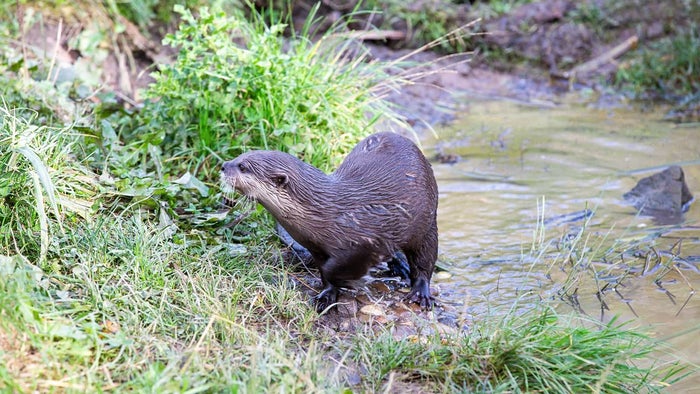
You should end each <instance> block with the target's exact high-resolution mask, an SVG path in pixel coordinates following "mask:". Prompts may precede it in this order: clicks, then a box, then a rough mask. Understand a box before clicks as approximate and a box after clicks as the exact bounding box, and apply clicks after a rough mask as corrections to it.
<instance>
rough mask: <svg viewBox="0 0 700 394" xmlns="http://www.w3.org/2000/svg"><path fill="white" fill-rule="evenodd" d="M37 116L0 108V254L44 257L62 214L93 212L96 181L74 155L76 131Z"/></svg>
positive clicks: (63, 216)
mask: <svg viewBox="0 0 700 394" xmlns="http://www.w3.org/2000/svg"><path fill="white" fill-rule="evenodd" d="M35 120H36V119H35V118H31V117H30V118H29V119H27V118H25V117H23V116H18V115H17V114H16V113H15V111H13V110H10V109H8V108H7V107H0V166H1V167H2V168H3V171H2V173H0V240H1V241H2V242H0V245H2V249H0V250H1V252H0V253H5V254H7V253H11V252H14V253H19V254H23V255H27V256H31V257H32V259H35V258H39V260H42V261H43V260H44V259H45V258H46V254H47V251H48V248H49V242H50V233H53V234H55V233H58V232H60V231H62V226H61V223H62V221H63V220H64V219H65V218H66V215H77V216H82V217H88V216H89V215H90V214H91V205H92V202H91V201H90V200H91V198H92V197H94V196H95V194H96V184H95V181H94V178H93V176H92V173H91V172H90V171H89V170H88V169H87V168H86V167H85V166H83V165H82V164H81V163H80V162H78V161H76V160H75V159H74V158H73V146H74V144H75V143H76V142H77V140H78V136H77V135H76V134H75V133H73V132H72V131H71V129H70V128H69V127H63V128H52V127H49V126H37V125H35V124H34V122H35Z"/></svg>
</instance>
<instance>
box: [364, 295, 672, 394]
mask: <svg viewBox="0 0 700 394" xmlns="http://www.w3.org/2000/svg"><path fill="white" fill-rule="evenodd" d="M516 306H517V302H516V304H515V305H514V306H513V307H512V308H510V309H509V310H508V311H505V313H503V314H502V315H500V317H499V316H498V314H496V313H494V314H492V315H491V316H490V318H489V319H479V320H478V321H475V322H474V323H473V326H472V327H470V329H469V333H466V334H464V335H431V336H428V337H425V338H414V340H408V341H407V340H397V339H395V338H394V337H393V336H391V335H388V334H387V335H382V336H380V337H378V338H372V340H371V342H369V341H368V340H367V338H364V337H359V338H358V339H357V342H356V344H355V347H353V349H352V355H353V357H354V358H355V360H356V361H357V362H361V363H362V364H363V365H367V366H368V370H369V371H372V372H371V375H370V376H369V379H370V380H371V381H372V382H374V388H375V389H377V390H379V389H380V388H381V387H382V385H386V386H384V389H390V388H391V386H389V384H390V383H392V382H404V383H406V382H412V381H423V382H427V383H429V384H431V385H432V387H433V390H436V391H467V392H557V393H572V392H590V391H594V392H612V393H627V392H640V390H642V391H643V390H648V391H652V392H655V391H659V390H660V389H661V388H662V387H665V384H666V383H667V382H669V381H672V380H674V379H675V378H677V375H678V374H679V373H681V372H682V371H683V368H680V367H678V366H671V367H669V368H668V369H665V370H662V371H659V372H658V375H657V374H654V373H652V372H651V370H650V369H648V368H645V367H639V366H637V365H636V363H637V361H638V360H642V359H644V358H645V357H646V356H647V355H648V354H649V353H651V352H652V351H653V350H655V349H656V346H655V345H656V344H655V343H654V341H652V340H651V339H650V338H649V337H647V336H645V335H643V334H640V333H638V332H636V331H634V330H628V329H627V328H625V326H624V325H621V324H618V323H617V322H616V321H615V320H612V321H611V322H610V323H608V324H605V325H602V326H599V325H598V324H597V323H596V322H593V321H589V320H586V319H584V320H583V321H581V322H578V323H577V322H576V320H577V319H580V318H571V317H567V316H560V315H558V314H557V313H556V312H554V310H553V309H551V308H550V307H546V306H541V307H540V308H539V309H534V310H531V311H528V312H524V313H522V312H516V310H515V308H516ZM390 374H391V375H392V379H391V380H389V382H387V377H388V376H389V375H390Z"/></svg>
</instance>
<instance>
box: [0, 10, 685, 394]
mask: <svg viewBox="0 0 700 394" xmlns="http://www.w3.org/2000/svg"><path fill="white" fill-rule="evenodd" d="M129 4H130V3H128V2H127V3H124V4H121V3H120V7H124V6H126V5H129ZM118 10H123V8H118ZM177 10H178V12H179V13H180V15H181V16H182V23H181V25H180V29H179V30H178V32H177V33H175V34H173V35H172V36H170V37H169V38H168V39H167V41H168V42H169V43H171V44H172V45H176V46H179V47H180V51H179V54H178V56H177V58H176V59H175V61H174V62H173V63H172V64H170V65H161V68H160V69H159V71H158V72H157V76H156V78H155V79H156V81H155V83H154V84H153V85H151V86H150V87H149V88H148V90H147V91H146V92H144V96H145V97H146V98H147V100H146V101H145V102H144V103H143V105H142V106H140V107H139V108H138V109H134V108H133V107H129V106H128V105H125V104H124V103H123V102H119V101H117V100H114V98H113V97H112V96H110V95H97V94H93V93H97V92H96V90H97V88H98V87H96V86H92V85H90V84H89V82H88V81H87V80H86V79H84V78H83V79H81V78H76V79H71V80H65V81H58V79H57V78H55V75H56V74H54V73H52V69H53V67H54V64H53V63H52V62H51V59H52V58H51V57H48V58H40V57H34V56H33V55H32V52H31V51H26V50H25V49H26V48H23V47H22V46H21V43H22V42H23V40H22V39H21V37H14V38H13V37H12V36H11V35H10V36H9V37H8V36H6V37H5V38H4V40H5V41H4V42H3V44H7V45H8V47H11V48H13V51H8V52H6V53H5V55H4V56H3V57H2V58H1V59H0V79H2V81H0V82H2V83H0V89H3V90H2V97H3V103H2V105H1V106H0V112H1V115H2V117H1V119H2V120H0V164H1V165H2V168H3V171H2V172H0V239H1V240H2V242H1V243H0V389H2V390H6V391H16V392H33V391H39V392H85V391H87V392H94V391H135V392H145V391H155V392H200V391H211V392H214V391H217V392H218V391H241V392H269V391H271V392H280V391H284V392H345V391H378V390H383V389H389V388H396V387H399V388H401V387H406V388H412V389H416V390H428V391H448V390H462V391H496V392H499V391H500V392H506V391H518V390H525V391H537V390H544V391H578V390H593V391H595V390H596V389H598V390H599V391H616V390H620V391H639V390H648V391H654V390H657V389H659V388H660V387H663V385H664V384H666V383H668V382H670V381H671V380H672V379H673V378H674V377H675V376H674V373H675V372H676V370H675V369H671V370H666V369H665V368H664V367H665V366H664V365H651V366H649V367H641V366H638V365H637V364H636V362H637V361H638V360H646V359H645V357H646V356H647V355H648V353H649V351H650V349H651V348H652V347H653V346H654V342H653V340H651V339H649V338H648V337H646V336H645V335H643V334H641V333H638V332H636V331H634V330H631V329H628V328H627V327H625V326H619V325H616V324H615V323H611V324H609V325H605V326H602V327H599V326H597V325H595V324H593V323H592V322H581V321H578V320H577V319H575V318H571V317H569V316H559V315H557V314H556V313H555V312H554V311H553V309H552V308H551V307H550V306H548V305H547V304H546V303H545V302H542V303H541V304H540V303H537V305H540V306H539V307H537V308H532V309H528V308H520V307H518V306H519V304H517V303H515V304H514V306H513V307H512V308H510V309H507V310H493V311H492V312H490V315H488V316H481V317H480V319H479V320H478V321H474V322H472V323H471V324H470V325H469V326H468V327H465V328H455V329H454V330H453V331H450V332H449V333H444V334H441V335H438V334H435V333H436V332H438V329H439V328H440V324H439V323H438V322H437V321H432V320H430V319H423V318H418V317H417V318H416V319H417V320H418V321H419V322H420V324H421V325H422V327H425V334H424V335H416V336H413V337H407V338H406V337H395V336H394V335H392V330H391V327H390V326H387V327H380V328H378V329H377V328H375V327H374V326H371V325H367V326H364V327H362V328H361V329H359V330H358V331H357V332H351V333H342V332H336V331H335V330H333V329H329V328H328V327H326V326H324V325H323V321H322V319H320V318H319V317H318V315H317V314H316V313H315V312H314V311H313V309H312V308H311V307H310V304H309V302H308V297H307V295H306V294H305V293H304V292H303V291H302V290H304V289H302V286H301V285H300V284H299V281H298V280H296V278H295V277H294V276H295V271H294V269H292V268H290V267H288V266H285V264H284V263H283V258H282V252H281V251H280V249H279V245H278V243H277V242H276V241H275V238H274V237H273V236H272V232H271V227H272V226H271V222H270V220H269V217H268V216H267V215H266V214H265V213H264V212H262V211H261V210H260V209H259V208H257V209H252V210H251V209H250V208H251V207H250V205H245V204H240V205H237V206H236V207H234V208H225V207H223V206H222V205H221V204H220V200H221V194H220V192H219V191H218V187H217V184H218V182H219V180H218V167H219V165H220V163H221V160H222V159H225V158H228V157H232V156H235V155H236V154H238V153H240V152H242V151H244V150H248V149H253V148H261V147H265V148H270V149H282V150H286V151H289V152H292V153H295V154H297V155H300V156H302V157H303V158H304V159H305V160H307V161H310V162H312V163H314V164H316V165H317V166H319V167H322V168H325V169H328V168H330V167H332V166H333V165H335V164H336V163H337V161H338V160H339V158H340V157H342V154H343V153H344V152H346V151H347V150H348V149H349V148H350V147H351V146H352V145H353V144H354V143H355V142H356V141H357V140H358V139H359V138H360V137H361V136H363V135H365V134H367V133H369V132H371V131H372V130H373V128H374V126H375V125H377V124H382V125H384V126H387V127H390V126H391V125H398V126H404V125H403V123H402V121H401V119H399V118H396V117H394V116H392V112H391V111H390V108H388V106H387V104H386V103H385V102H383V101H382V94H383V92H385V91H386V89H388V88H391V87H392V86H394V84H397V83H401V81H400V80H397V79H395V78H393V77H389V76H387V75H385V74H384V71H383V70H384V68H385V67H386V65H382V64H377V63H373V62H369V61H366V60H367V59H366V58H364V57H363V56H362V55H360V56H356V57H346V55H347V54H348V52H349V51H348V50H349V48H353V52H354V53H356V54H357V53H359V54H361V53H362V52H357V51H361V47H359V46H356V45H357V43H355V42H353V41H352V40H346V39H343V37H342V35H339V34H335V33H336V32H334V31H330V32H329V33H328V35H327V36H326V37H324V38H323V39H322V40H320V41H316V42H311V41H309V40H308V39H306V38H305V36H304V35H303V34H302V35H300V36H296V37H292V38H291V39H290V40H289V41H286V40H284V39H283V37H282V31H283V28H282V26H280V25H267V24H265V23H263V21H261V20H260V19H259V18H258V19H255V18H254V19H253V21H252V22H251V21H250V19H247V18H244V17H243V14H242V13H236V12H232V13H229V14H224V13H220V12H216V11H201V12H199V13H198V15H197V16H194V15H192V13H190V12H189V11H188V10H187V9H185V8H177ZM122 12H126V11H122ZM42 20H44V21H45V22H46V23H49V22H50V18H48V17H45V18H43V19H42ZM8 23H9V22H8ZM5 31H6V32H8V34H14V33H12V32H13V31H15V33H16V34H22V33H21V32H22V30H21V29H20V30H13V29H7V30H5ZM234 43H235V44H234ZM98 47H99V45H98ZM393 66H396V65H393ZM91 89H95V90H91ZM103 93H104V92H103ZM241 216H243V217H242V219H243V220H241ZM567 371H568V373H565V372H567Z"/></svg>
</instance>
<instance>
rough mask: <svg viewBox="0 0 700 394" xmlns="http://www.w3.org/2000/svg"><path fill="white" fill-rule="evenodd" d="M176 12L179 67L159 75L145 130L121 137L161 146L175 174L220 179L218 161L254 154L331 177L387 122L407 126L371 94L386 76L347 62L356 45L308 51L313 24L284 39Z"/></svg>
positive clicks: (330, 43)
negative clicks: (190, 170) (286, 158)
mask: <svg viewBox="0 0 700 394" xmlns="http://www.w3.org/2000/svg"><path fill="white" fill-rule="evenodd" d="M176 11H177V12H178V13H180V14H181V15H182V21H183V23H182V25H181V27H180V30H179V31H178V32H177V33H175V34H174V35H171V36H168V37H167V38H166V41H165V42H166V43H167V44H169V45H172V46H174V47H177V48H179V55H178V58H177V60H176V61H175V63H174V64H172V65H169V66H164V67H163V69H162V70H161V71H159V72H158V73H156V74H155V75H154V76H155V78H156V82H155V84H153V85H152V86H151V87H150V88H149V90H148V91H147V93H146V95H147V97H149V98H150V100H149V101H148V102H147V103H146V105H145V107H144V109H143V110H142V111H141V113H140V116H139V120H138V123H139V124H140V126H137V127H135V128H134V129H133V130H128V129H125V130H124V131H123V132H122V135H123V137H124V139H125V140H126V141H127V142H129V143H132V144H137V145H139V146H140V147H141V148H140V149H144V148H143V147H145V146H148V145H153V146H159V149H160V150H161V151H162V152H163V154H164V155H165V156H167V157H169V161H170V163H171V168H172V169H176V168H178V169H179V168H187V167H191V166H192V165H194V164H195V163H197V164H196V165H197V167H198V168H199V169H200V170H203V171H205V174H210V173H215V172H218V167H217V166H218V164H219V163H220V160H221V158H229V157H233V156H235V155H237V154H239V153H241V152H242V151H243V150H246V149H251V148H265V149H280V150H285V151H288V152H290V153H292V154H295V155H299V156H303V158H304V160H306V161H308V162H310V163H312V164H314V165H316V166H319V167H321V168H323V169H329V168H331V167H332V165H333V164H337V162H338V161H339V159H340V157H341V153H343V152H346V151H348V150H349V149H350V148H351V147H352V146H353V145H354V144H355V143H356V142H357V141H358V140H359V139H360V138H361V137H362V136H363V135H364V134H367V133H368V132H369V130H370V127H371V126H372V125H373V124H374V123H376V122H377V121H379V120H380V119H381V118H384V117H387V118H388V119H393V120H394V121H397V122H400V121H399V120H398V118H397V117H396V116H395V115H392V114H393V112H392V111H390V110H389V108H388V107H387V106H386V104H385V103H384V102H382V101H381V100H380V99H379V98H378V97H377V96H376V95H375V94H373V90H374V89H376V87H375V86H376V85H377V84H378V83H379V82H380V81H381V80H382V78H383V77H384V74H383V72H382V71H381V69H380V68H379V67H378V66H377V65H374V64H372V63H366V62H365V60H366V58H365V56H364V55H362V54H361V55H360V56H357V57H355V58H349V57H348V56H347V54H348V51H349V50H350V49H352V48H353V41H352V40H349V39H347V38H344V37H343V36H342V35H338V34H335V33H334V32H332V31H331V32H328V33H327V34H325V35H324V36H323V37H321V38H320V39H319V40H318V41H316V42H311V41H310V40H309V39H308V38H307V34H308V28H309V26H310V22H309V24H307V28H306V29H305V30H304V32H302V34H301V35H300V36H294V37H293V38H292V39H291V40H284V39H283V37H282V32H283V31H284V30H285V25H283V24H280V23H278V24H273V25H267V24H266V23H265V22H264V21H263V20H262V18H261V17H260V16H259V15H257V14H253V16H252V18H253V21H252V22H251V21H248V20H246V19H245V18H244V17H243V15H242V13H240V12H235V13H233V14H232V15H231V16H227V15H225V14H223V13H210V12H209V11H208V10H207V9H202V10H201V11H200V13H199V16H198V18H195V17H194V16H193V15H192V13H191V12H190V11H187V10H185V9H184V8H182V7H176ZM312 15H313V13H312ZM360 53H362V52H360ZM214 152H216V153H214ZM211 158H214V161H213V162H212V160H211ZM178 164H182V166H178ZM210 176H213V175H209V176H205V178H207V179H208V178H209V177H210Z"/></svg>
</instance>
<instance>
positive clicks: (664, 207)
mask: <svg viewBox="0 0 700 394" xmlns="http://www.w3.org/2000/svg"><path fill="white" fill-rule="evenodd" d="M622 197H623V198H624V199H625V200H627V201H628V202H630V203H631V204H632V205H634V207H635V208H637V210H639V212H640V213H641V214H643V215H649V216H653V217H654V218H656V219H657V221H659V222H662V223H665V224H670V223H677V222H679V221H680V220H681V219H682V213H683V212H685V211H687V210H688V208H689V207H690V204H691V203H692V202H693V195H692V194H691V193H690V190H689V189H688V185H687V184H686V183H685V175H684V174H683V169H682V168H681V167H679V166H671V167H669V168H667V169H665V170H663V171H661V172H659V173H656V174H654V175H652V176H648V177H646V178H642V179H641V180H640V181H639V182H638V183H637V186H635V187H634V188H632V190H630V191H628V192H627V193H625V194H624V195H623V196H622Z"/></svg>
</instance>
